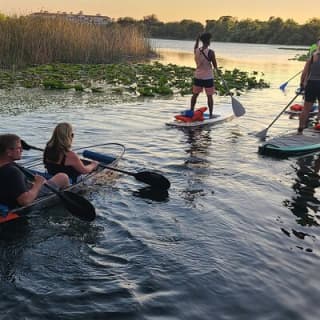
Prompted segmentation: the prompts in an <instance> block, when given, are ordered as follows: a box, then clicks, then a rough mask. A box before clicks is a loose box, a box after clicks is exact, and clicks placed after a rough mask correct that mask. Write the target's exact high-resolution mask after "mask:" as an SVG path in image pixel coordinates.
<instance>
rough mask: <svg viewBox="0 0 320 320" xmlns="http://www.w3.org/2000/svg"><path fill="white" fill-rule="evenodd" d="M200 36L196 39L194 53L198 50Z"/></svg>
mask: <svg viewBox="0 0 320 320" xmlns="http://www.w3.org/2000/svg"><path fill="white" fill-rule="evenodd" d="M199 41H200V35H199V36H198V37H197V39H196V42H195V44H194V47H193V50H194V51H196V50H197V49H198V48H199Z"/></svg>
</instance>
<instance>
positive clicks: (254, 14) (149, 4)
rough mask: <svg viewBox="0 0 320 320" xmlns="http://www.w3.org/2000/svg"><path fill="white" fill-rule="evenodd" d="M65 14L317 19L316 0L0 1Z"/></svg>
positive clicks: (14, 8) (24, 10)
mask: <svg viewBox="0 0 320 320" xmlns="http://www.w3.org/2000/svg"><path fill="white" fill-rule="evenodd" d="M40 10H47V11H50V12H56V11H66V12H73V13H76V12H79V11H80V10H82V11H83V12H84V13H86V14H97V13H100V14H101V15H106V16H109V17H111V18H115V19H117V18H119V17H133V18H135V19H142V18H143V17H144V16H147V15H150V14H155V15H156V16H157V17H158V19H159V20H160V21H164V22H168V21H181V20H182V19H191V20H195V21H199V22H202V23H205V20H210V19H217V18H219V17H221V16H224V15H230V16H233V17H237V18H238V19H244V18H253V19H255V18H256V19H259V20H268V18H269V17H271V16H275V17H281V18H283V19H288V18H292V19H294V20H295V21H296V22H298V23H304V22H306V21H307V20H309V19H311V18H313V17H317V14H318V13H319V12H320V0H309V1H306V2H305V3H304V2H303V1H298V0H224V1H214V0H201V1H194V0H116V1H115V0H0V12H2V13H5V14H8V15H12V14H18V15H25V14H29V13H32V12H35V11H40Z"/></svg>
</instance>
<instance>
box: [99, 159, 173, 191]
mask: <svg viewBox="0 0 320 320" xmlns="http://www.w3.org/2000/svg"><path fill="white" fill-rule="evenodd" d="M99 166H100V167H103V168H106V169H109V170H114V171H118V172H121V173H125V174H128V175H129V176H133V177H135V178H136V179H137V180H138V181H140V182H144V183H146V184H148V185H149V186H151V187H152V188H154V189H161V190H168V189H169V188H170V181H169V180H168V179H167V178H166V177H164V176H163V175H161V174H159V173H156V172H151V171H140V172H128V171H125V170H120V169H117V168H113V167H109V166H107V165H104V164H102V163H99Z"/></svg>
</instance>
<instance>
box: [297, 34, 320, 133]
mask: <svg viewBox="0 0 320 320" xmlns="http://www.w3.org/2000/svg"><path fill="white" fill-rule="evenodd" d="M300 88H301V89H304V90H305V94H304V106H303V110H302V112H301V114H300V119H299V128H298V134H302V132H303V130H304V128H305V127H306V124H307V120H308V117H309V112H310V111H311V108H312V106H313V104H314V102H315V101H316V100H318V103H320V38H319V39H318V40H317V50H316V51H315V52H314V53H313V54H312V55H311V57H310V58H309V59H308V60H307V62H306V64H305V66H304V69H303V72H302V74H301V80H300ZM318 107H320V106H318ZM319 116H320V111H319V113H318V120H319V118H320V117H319Z"/></svg>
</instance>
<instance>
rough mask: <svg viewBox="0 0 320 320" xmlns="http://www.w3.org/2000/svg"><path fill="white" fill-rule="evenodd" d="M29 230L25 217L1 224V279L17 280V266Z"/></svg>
mask: <svg viewBox="0 0 320 320" xmlns="http://www.w3.org/2000/svg"><path fill="white" fill-rule="evenodd" d="M29 231H30V229H29V225H28V221H27V219H25V218H19V219H16V220H12V221H10V222H7V223H4V224H2V225H1V226H0V281H8V282H14V281H15V278H16V268H17V266H18V265H19V261H20V259H21V257H22V256H23V251H24V246H23V244H24V243H25V242H26V241H25V240H26V238H27V236H28V234H29Z"/></svg>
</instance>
